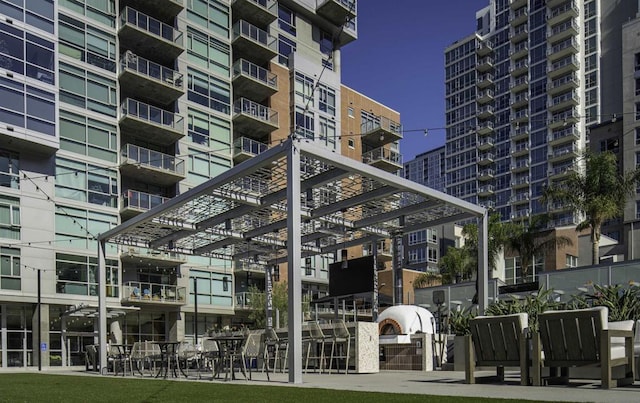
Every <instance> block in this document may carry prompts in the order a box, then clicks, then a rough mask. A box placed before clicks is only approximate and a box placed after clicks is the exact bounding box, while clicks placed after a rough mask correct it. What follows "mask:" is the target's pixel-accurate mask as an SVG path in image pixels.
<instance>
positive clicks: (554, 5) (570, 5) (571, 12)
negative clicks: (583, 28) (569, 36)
mask: <svg viewBox="0 0 640 403" xmlns="http://www.w3.org/2000/svg"><path fill="white" fill-rule="evenodd" d="M562 3H564V4H562ZM560 4H562V5H560ZM558 5H560V6H559V7H558ZM547 7H548V8H549V10H548V11H547V24H548V25H554V24H557V23H559V22H560V21H563V20H565V19H569V18H577V17H578V16H579V15H580V9H579V8H578V5H577V3H576V2H575V1H562V0H551V1H548V2H547Z"/></svg>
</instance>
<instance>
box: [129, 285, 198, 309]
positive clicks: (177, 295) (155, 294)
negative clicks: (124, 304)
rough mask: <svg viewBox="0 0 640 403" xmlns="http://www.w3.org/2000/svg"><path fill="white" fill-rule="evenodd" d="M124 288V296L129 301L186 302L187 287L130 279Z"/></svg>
mask: <svg viewBox="0 0 640 403" xmlns="http://www.w3.org/2000/svg"><path fill="white" fill-rule="evenodd" d="M122 288H123V293H122V298H123V299H124V300H126V301H129V302H147V303H158V304H166V303H174V304H186V298H185V297H186V295H187V289H186V287H178V286H176V285H170V284H156V283H146V282H140V281H129V282H128V283H126V284H125V285H124V286H123V287H122Z"/></svg>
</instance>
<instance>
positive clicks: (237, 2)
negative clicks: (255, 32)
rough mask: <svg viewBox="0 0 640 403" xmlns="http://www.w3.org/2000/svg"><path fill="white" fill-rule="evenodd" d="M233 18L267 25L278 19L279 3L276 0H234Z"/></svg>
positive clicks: (232, 4)
mask: <svg viewBox="0 0 640 403" xmlns="http://www.w3.org/2000/svg"><path fill="white" fill-rule="evenodd" d="M231 9H232V10H233V13H232V14H233V18H234V19H236V18H241V19H243V20H245V21H247V22H249V23H251V24H253V25H256V26H259V27H267V26H268V25H269V24H271V23H272V22H273V21H275V20H277V19H278V3H277V2H276V1H275V0H233V1H232V2H231Z"/></svg>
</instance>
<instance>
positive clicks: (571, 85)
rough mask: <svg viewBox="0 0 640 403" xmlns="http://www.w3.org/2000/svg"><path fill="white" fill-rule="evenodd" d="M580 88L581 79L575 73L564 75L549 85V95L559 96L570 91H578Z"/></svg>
mask: <svg viewBox="0 0 640 403" xmlns="http://www.w3.org/2000/svg"><path fill="white" fill-rule="evenodd" d="M579 86H580V79H579V78H578V77H576V75H575V74H574V73H570V74H567V75H564V76H562V77H560V78H556V79H555V80H552V81H551V82H550V83H549V84H547V93H548V94H549V95H552V96H553V95H557V94H560V93H562V92H565V91H566V90H568V89H576V88H578V87H579Z"/></svg>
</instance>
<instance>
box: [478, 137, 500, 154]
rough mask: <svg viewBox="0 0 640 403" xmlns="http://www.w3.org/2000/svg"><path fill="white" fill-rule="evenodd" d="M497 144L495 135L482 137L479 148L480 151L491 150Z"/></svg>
mask: <svg viewBox="0 0 640 403" xmlns="http://www.w3.org/2000/svg"><path fill="white" fill-rule="evenodd" d="M495 145H496V139H494V138H493V137H481V138H480V139H479V140H478V150H480V151H485V150H489V149H491V148H493V147H495Z"/></svg>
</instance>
